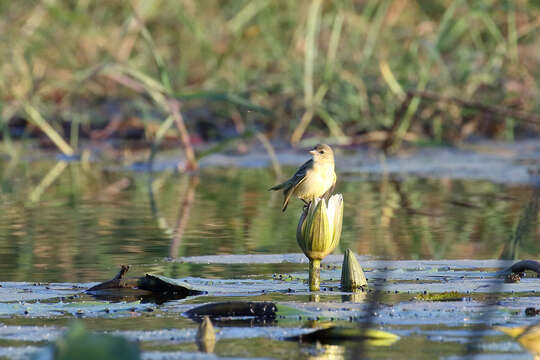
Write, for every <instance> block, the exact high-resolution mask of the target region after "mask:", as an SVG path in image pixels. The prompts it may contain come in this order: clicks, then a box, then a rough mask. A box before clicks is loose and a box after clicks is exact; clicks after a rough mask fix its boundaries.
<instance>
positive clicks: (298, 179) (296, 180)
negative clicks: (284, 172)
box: [281, 160, 313, 211]
mask: <svg viewBox="0 0 540 360" xmlns="http://www.w3.org/2000/svg"><path fill="white" fill-rule="evenodd" d="M312 166H313V160H308V161H306V162H305V163H304V164H302V166H300V167H299V168H298V170H296V172H295V173H294V175H293V176H291V178H290V179H289V180H287V181H286V183H288V185H289V187H288V188H286V189H285V190H284V191H283V195H284V196H285V198H284V199H283V207H282V209H281V211H285V210H287V205H288V204H289V200H290V199H291V196H292V194H294V190H295V189H296V188H297V187H298V185H300V184H301V183H302V182H303V181H304V180H305V179H306V174H307V171H308V170H309V169H310V168H311V167H312Z"/></svg>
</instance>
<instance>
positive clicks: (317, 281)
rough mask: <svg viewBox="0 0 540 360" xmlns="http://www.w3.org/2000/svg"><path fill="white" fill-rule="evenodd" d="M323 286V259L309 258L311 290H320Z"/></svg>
mask: <svg viewBox="0 0 540 360" xmlns="http://www.w3.org/2000/svg"><path fill="white" fill-rule="evenodd" d="M320 287H321V260H309V290H310V291H319V290H320Z"/></svg>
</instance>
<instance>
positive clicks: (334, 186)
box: [322, 173, 337, 202]
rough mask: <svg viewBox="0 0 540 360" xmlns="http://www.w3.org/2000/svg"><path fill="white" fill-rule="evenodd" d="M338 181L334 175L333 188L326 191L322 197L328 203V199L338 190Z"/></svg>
mask: <svg viewBox="0 0 540 360" xmlns="http://www.w3.org/2000/svg"><path fill="white" fill-rule="evenodd" d="M336 180H337V176H336V173H334V181H333V182H332V186H330V188H329V189H328V190H326V192H325V193H324V194H323V196H322V197H323V198H324V200H326V202H328V199H330V195H332V193H333V192H334V189H335V188H336Z"/></svg>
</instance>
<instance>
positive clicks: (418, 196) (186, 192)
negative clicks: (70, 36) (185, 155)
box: [0, 157, 540, 359]
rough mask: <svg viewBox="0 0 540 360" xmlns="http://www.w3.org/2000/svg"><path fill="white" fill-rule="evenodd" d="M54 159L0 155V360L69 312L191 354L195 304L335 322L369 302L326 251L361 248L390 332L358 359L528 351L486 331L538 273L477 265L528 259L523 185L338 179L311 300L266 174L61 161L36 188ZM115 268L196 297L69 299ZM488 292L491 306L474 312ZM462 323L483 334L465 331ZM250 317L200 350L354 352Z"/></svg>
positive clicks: (537, 246)
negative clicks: (332, 242)
mask: <svg viewBox="0 0 540 360" xmlns="http://www.w3.org/2000/svg"><path fill="white" fill-rule="evenodd" d="M56 164H57V163H56V161H55V160H54V159H50V158H48V157H44V158H42V159H40V160H37V161H32V162H20V163H18V164H16V165H10V164H9V163H7V162H2V161H1V160H0V213H1V214H2V216H1V217H0V274H1V275H0V281H1V283H0V285H2V287H0V357H8V358H25V357H27V356H29V354H31V353H33V352H35V351H37V350H38V349H39V348H41V347H42V346H44V344H45V342H46V341H49V340H53V339H55V338H56V337H57V336H58V335H59V334H60V333H61V331H62V329H63V328H64V327H65V326H66V325H68V324H69V322H70V321H72V319H74V318H76V317H78V318H82V320H83V321H84V323H85V324H86V325H87V326H88V327H89V328H91V329H96V330H100V331H111V332H114V333H118V334H121V335H123V336H127V337H128V338H133V339H137V340H140V341H141V345H142V349H143V350H144V357H145V358H146V359H161V358H190V357H193V356H195V355H196V354H195V352H196V349H197V348H196V345H195V344H194V334H195V329H196V326H197V324H196V323H194V322H193V321H191V320H189V319H187V318H185V317H183V316H182V313H183V312H184V311H186V310H188V309H190V308H191V307H193V306H194V304H201V303H208V302H212V301H223V300H231V299H234V300H251V301H263V300H264V301H274V302H277V303H278V307H279V304H280V303H281V304H287V305H289V306H293V307H295V308H297V309H302V310H304V311H307V312H308V313H310V314H312V317H313V318H314V319H315V318H316V317H322V318H324V319H323V320H325V321H333V322H334V323H336V324H350V323H351V318H353V319H354V318H356V317H358V316H359V314H365V312H366V311H367V306H368V305H367V303H366V302H365V299H364V298H358V297H357V298H354V297H353V298H351V296H350V295H347V294H344V293H340V292H339V286H338V285H339V283H338V280H339V276H340V269H339V265H340V262H341V257H340V256H339V255H340V254H341V253H343V252H344V250H345V249H346V248H351V249H352V250H353V251H355V252H356V253H357V254H359V255H361V260H362V261H361V263H362V265H363V266H364V268H365V270H366V276H367V277H368V280H369V282H370V284H372V286H373V287H379V288H382V289H383V293H384V295H383V298H382V299H381V300H382V305H381V306H380V307H379V309H378V310H377V316H376V317H375V320H374V321H375V324H376V326H377V327H378V328H380V329H382V330H385V331H389V332H393V333H395V334H398V335H399V336H400V337H401V338H400V340H399V341H398V342H397V343H395V344H393V345H390V346H384V347H378V346H376V345H372V344H368V345H367V347H366V348H365V351H367V356H369V357H370V358H400V357H402V356H403V354H405V353H409V354H414V357H415V358H426V359H428V358H429V359H431V358H433V356H434V354H437V356H438V357H440V358H450V357H452V356H458V357H459V356H462V355H464V354H465V353H466V348H467V344H471V341H473V344H474V348H475V351H476V352H479V353H481V354H484V355H490V356H500V358H516V359H518V358H519V359H523V358H530V356H529V355H528V353H527V352H526V351H525V350H524V349H523V348H522V347H521V346H520V345H519V344H518V343H517V342H515V341H513V340H512V339H511V338H509V337H507V336H505V335H503V334H502V333H500V332H498V331H496V330H493V328H492V326H493V325H505V326H511V325H525V324H529V323H530V322H531V320H530V319H528V318H526V316H525V315H524V309H525V308H526V307H529V306H536V307H537V306H538V303H539V301H540V300H539V297H538V295H537V294H538V293H540V284H539V281H538V280H537V279H524V280H523V281H522V282H520V283H519V284H502V281H501V280H500V279H499V278H497V277H495V276H494V272H495V271H496V270H499V269H500V268H501V267H503V266H507V265H508V264H510V263H501V262H497V261H494V260H492V259H501V258H502V259H524V258H532V259H534V258H538V254H540V242H538V241H537V238H538V235H539V229H538V227H537V222H535V221H532V222H531V223H530V224H529V225H530V226H529V227H528V228H527V229H525V230H523V229H524V228H523V227H520V226H518V224H519V222H520V220H522V219H524V218H526V216H525V214H526V213H527V210H526V209H527V208H531V206H530V204H531V199H533V196H532V194H533V189H532V188H531V186H530V185H527V184H526V183H521V184H508V183H506V184H505V183H495V182H492V181H489V180H479V179H476V180H473V179H470V178H469V179H467V178H466V177H465V179H449V178H447V177H442V178H430V177H425V175H422V176H424V177H419V176H414V175H410V174H409V175H407V174H390V175H388V174H384V173H382V174H381V173H377V172H362V171H360V172H359V171H354V172H353V171H351V172H341V173H339V174H338V176H339V182H338V187H337V191H339V192H341V193H343V196H344V199H345V212H344V214H345V217H344V224H343V235H342V239H341V243H340V245H339V248H338V249H336V251H335V252H334V254H335V256H332V257H329V258H328V259H327V262H326V266H329V268H325V269H323V274H322V276H323V278H322V285H323V291H322V292H321V295H320V297H319V299H318V300H319V302H312V300H314V299H313V297H311V296H310V294H309V293H308V292H307V291H306V290H305V289H306V285H305V282H304V281H305V278H306V275H307V274H306V268H307V265H306V263H305V259H304V258H303V257H302V256H301V255H296V253H298V252H299V248H298V246H297V244H296V239H295V229H296V224H297V221H298V216H299V212H300V209H301V203H300V202H299V201H295V202H293V203H291V204H290V206H289V208H288V209H287V211H286V212H285V213H282V212H281V211H280V208H281V201H282V197H281V194H278V193H273V192H268V191H267V189H268V187H270V186H271V185H272V184H274V183H275V182H276V178H275V176H274V175H273V173H272V171H271V170H269V169H266V168H254V167H248V168H237V167H233V166H229V167H214V166H208V167H206V168H204V169H203V170H202V171H201V172H200V174H199V176H198V177H197V178H193V177H191V178H190V177H188V176H185V175H182V174H178V173H175V172H170V171H163V172H156V173H153V174H148V173H147V172H145V171H137V170H133V169H134V168H135V167H131V168H119V167H118V165H116V164H114V165H113V164H108V163H105V162H103V163H100V162H97V163H91V164H90V166H89V167H86V166H85V165H83V164H81V163H76V162H74V163H67V164H66V165H65V166H64V167H62V168H60V169H58V168H57V169H56V170H53V172H52V173H53V174H54V175H55V176H57V177H56V178H54V181H53V182H52V183H51V184H50V186H43V187H40V186H39V185H38V184H40V183H42V184H43V183H44V181H43V180H44V179H45V178H46V177H45V174H47V172H49V171H51V169H55V166H57V165H56ZM292 170H294V169H293V168H287V169H285V172H286V173H289V172H291V171H292ZM55 171H56V173H54V172H55ZM374 174H375V175H374ZM51 176H52V175H51ZM474 178H477V176H474ZM45 182H46V181H45ZM536 214H537V210H536ZM532 218H533V219H534V218H537V215H536V216H535V215H534V214H533V216H532ZM522 221H523V220H522ZM516 234H518V235H517V236H516ZM269 254H277V255H275V256H270V255H269ZM225 255H228V256H225ZM248 255H249V256H248ZM251 255H253V256H251ZM201 256H202V257H201ZM424 259H425V260H426V261H421V260H424ZM454 259H455V260H454ZM457 259H472V260H474V259H476V260H485V261H464V260H457ZM381 260H384V262H382V261H381ZM398 260H399V261H398ZM121 264H129V265H131V266H132V269H131V270H130V273H131V274H130V275H132V276H138V275H142V274H144V273H154V274H160V275H164V276H168V277H171V278H182V279H184V280H187V281H189V282H191V283H192V284H195V285H196V286H200V287H204V288H205V289H207V290H209V294H207V295H205V296H199V297H194V298H188V299H184V300H175V301H170V302H166V303H164V304H161V305H156V304H141V303H139V302H135V303H132V302H120V303H111V302H107V301H101V300H96V299H94V298H92V297H91V296H89V295H80V294H79V293H80V292H81V289H84V288H87V287H88V286H90V285H92V284H95V283H96V282H99V281H104V280H107V279H110V278H111V277H112V276H113V275H114V274H115V273H116V272H117V270H118V268H119V266H120V265H121ZM336 265H337V268H336V267H335V266H336ZM41 283H42V284H41ZM451 290H455V291H460V292H462V293H463V294H464V295H463V300H460V301H457V302H456V301H453V302H429V301H420V300H415V299H414V298H415V296H417V295H418V294H419V293H423V292H424V291H426V292H428V293H439V292H445V291H451ZM490 294H495V296H497V298H498V299H499V300H498V304H497V305H496V306H494V307H493V310H492V311H493V314H490V316H486V315H485V314H486V311H488V310H486V309H487V308H486V306H485V305H484V303H485V300H486V298H487V297H488V295H490ZM73 295H75V297H74V298H69V296H73ZM126 301H128V300H126ZM129 301H131V300H129ZM149 308H151V310H152V311H151V312H150V311H149V310H148V309H149ZM105 309H108V310H109V311H108V312H106V311H105ZM354 321H355V320H353V322H354ZM476 324H481V325H487V326H488V327H489V329H490V330H488V331H487V332H486V333H485V334H484V333H482V334H479V333H478V330H477V329H476V328H475V327H474V325H476ZM251 325H253V324H249V323H248V324H247V325H246V324H232V325H227V326H221V327H219V325H218V328H219V329H221V330H220V331H219V333H218V343H217V346H216V350H215V353H216V354H217V355H218V356H228V357H240V358H246V357H247V358H282V359H287V358H304V359H308V358H309V359H340V358H348V357H351V356H353V355H354V354H355V351H357V346H358V344H356V343H352V342H345V343H341V344H334V345H320V344H318V345H315V344H299V343H296V342H289V341H283V339H284V338H285V337H286V336H290V335H291V334H297V333H298V332H305V331H306V330H305V329H304V328H305V327H306V326H316V325H317V324H316V322H315V323H313V321H311V322H310V321H309V320H307V319H290V318H287V319H281V320H279V319H278V320H277V321H276V322H274V323H270V324H265V326H263V327H260V326H255V327H252V326H251ZM475 339H476V340H478V339H479V342H478V343H475V342H474V341H476V340H475ZM419 349H422V350H421V351H419ZM197 356H200V357H201V358H205V357H204V356H206V358H209V357H208V355H202V354H199V355H197Z"/></svg>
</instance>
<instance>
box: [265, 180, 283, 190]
mask: <svg viewBox="0 0 540 360" xmlns="http://www.w3.org/2000/svg"><path fill="white" fill-rule="evenodd" d="M286 185H287V182H286V181H285V182H284V183H281V184H278V185H275V186H272V187H271V188H270V189H268V191H270V190H274V191H277V190H281V189H283V188H285V186H286Z"/></svg>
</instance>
